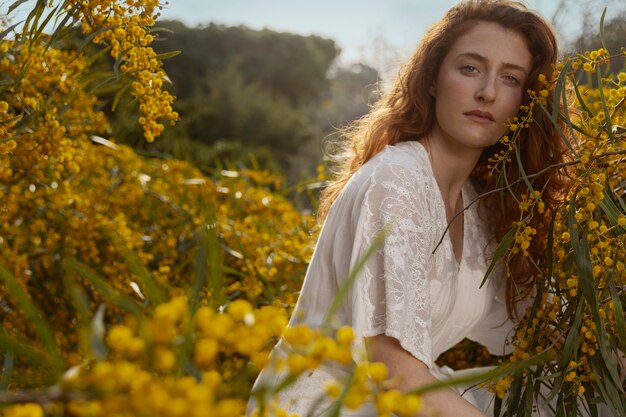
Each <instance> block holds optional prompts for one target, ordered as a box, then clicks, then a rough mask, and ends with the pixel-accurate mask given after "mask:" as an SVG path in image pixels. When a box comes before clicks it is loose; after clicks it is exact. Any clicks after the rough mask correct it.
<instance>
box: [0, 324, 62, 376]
mask: <svg viewBox="0 0 626 417" xmlns="http://www.w3.org/2000/svg"><path fill="white" fill-rule="evenodd" d="M30 343H31V342H30V341H28V340H24V339H21V338H18V337H16V336H11V335H10V334H9V333H8V332H7V331H6V330H5V329H2V331H1V332H0V347H2V350H3V351H5V352H11V354H12V355H16V356H18V357H21V358H24V359H26V360H28V362H29V363H32V364H33V365H38V368H37V370H42V371H44V374H45V375H49V373H47V372H46V371H47V370H49V369H50V368H49V365H50V360H51V358H50V356H49V355H47V354H46V353H44V352H42V351H40V350H38V349H35V348H34V347H32V346H31V345H30ZM49 379H50V381H51V382H56V378H55V377H50V378H49Z"/></svg>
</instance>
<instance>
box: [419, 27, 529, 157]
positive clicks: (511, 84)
mask: <svg viewBox="0 0 626 417" xmlns="http://www.w3.org/2000/svg"><path fill="white" fill-rule="evenodd" d="M531 65H532V56H531V54H530V51H529V50H528V47H527V46H526V40H525V39H524V37H523V36H522V35H521V34H519V33H518V32H516V31H513V30H507V29H506V28H505V27H503V26H501V25H499V24H497V23H491V22H478V23H477V24H476V25H475V26H473V27H472V28H471V29H470V30H468V31H467V32H466V33H465V34H464V35H462V36H460V37H459V38H458V39H457V40H456V41H455V42H454V43H453V44H452V47H451V48H450V50H449V51H448V54H447V55H446V56H445V58H444V60H443V62H442V64H441V67H440V69H439V73H438V75H437V80H436V83H435V85H433V86H432V88H431V91H430V92H431V94H432V95H433V97H434V98H435V116H436V123H435V127H434V129H433V132H432V134H431V140H433V139H434V140H439V141H444V143H443V144H445V145H446V146H447V147H448V148H449V149H451V150H452V149H454V150H455V151H460V152H464V151H468V150H470V149H471V150H472V151H475V152H474V153H478V154H479V153H480V151H482V149H483V148H485V147H487V146H490V145H493V144H495V143H496V142H497V141H498V139H499V138H500V137H501V136H502V135H503V134H504V133H505V132H506V130H507V126H508V122H509V121H510V120H512V119H513V117H514V116H515V115H516V114H517V112H518V111H519V106H520V105H521V104H522V97H523V94H524V85H525V83H526V78H527V77H528V74H529V73H530V71H531ZM450 147H452V148H450Z"/></svg>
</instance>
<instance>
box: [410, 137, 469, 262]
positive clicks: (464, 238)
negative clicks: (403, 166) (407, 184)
mask: <svg viewBox="0 0 626 417" xmlns="http://www.w3.org/2000/svg"><path fill="white" fill-rule="evenodd" d="M411 142H414V143H415V144H416V148H417V150H418V152H420V153H421V154H422V156H423V157H424V158H423V159H424V160H425V162H426V165H427V166H428V170H429V172H430V176H431V178H432V179H433V182H434V186H435V188H436V189H437V195H438V196H439V201H438V205H439V215H440V216H442V218H443V220H444V224H445V225H446V230H445V232H444V233H445V236H443V238H441V236H438V237H437V241H438V242H439V241H440V245H442V244H444V242H447V244H448V245H449V247H450V252H451V253H452V262H454V265H455V266H456V271H457V272H459V271H460V270H461V268H462V267H463V265H464V264H465V258H466V255H467V247H468V245H467V236H468V223H469V222H468V221H467V220H468V219H467V218H466V214H467V213H468V212H469V209H468V210H465V204H466V202H467V197H468V192H467V187H468V184H469V181H465V183H464V184H463V187H461V200H462V203H463V204H462V207H463V214H461V215H462V216H463V218H462V221H463V227H462V229H463V236H462V238H461V242H462V243H461V244H462V248H461V254H460V256H459V259H457V257H456V253H455V251H454V245H453V244H452V238H451V236H450V233H449V230H448V229H447V227H448V216H447V215H446V205H445V203H444V200H443V195H442V194H441V190H440V189H439V185H438V184H437V180H436V178H435V173H434V171H433V166H432V163H431V160H430V157H429V154H428V150H427V149H426V147H425V146H424V145H423V144H422V143H421V142H419V141H417V140H415V141H410V142H409V143H411ZM436 250H439V248H437V249H436Z"/></svg>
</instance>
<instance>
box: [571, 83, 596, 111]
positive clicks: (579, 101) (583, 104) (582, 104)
mask: <svg viewBox="0 0 626 417" xmlns="http://www.w3.org/2000/svg"><path fill="white" fill-rule="evenodd" d="M572 84H573V90H574V93H575V94H576V98H577V99H578V104H580V107H581V108H582V109H583V111H584V112H585V113H587V115H588V116H589V117H593V116H594V114H593V112H592V111H591V110H590V109H589V107H587V104H585V100H584V99H583V97H582V95H581V94H580V91H579V90H578V84H577V83H576V80H575V79H574V78H573V77H572Z"/></svg>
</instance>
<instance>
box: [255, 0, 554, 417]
mask: <svg viewBox="0 0 626 417" xmlns="http://www.w3.org/2000/svg"><path fill="white" fill-rule="evenodd" d="M556 59H557V46H556V41H555V36H554V33H553V31H552V29H551V28H550V26H549V25H548V24H547V23H546V22H545V21H544V20H543V19H542V18H541V17H539V16H538V15H537V14H535V13H533V12H531V11H529V10H528V9H527V8H526V7H525V6H524V5H522V4H521V3H517V2H511V1H504V0H502V1H496V0H482V1H481V0H478V1H469V2H464V3H461V4H459V5H457V6H455V7H453V8H452V9H451V10H449V11H448V13H447V14H446V15H445V16H444V17H443V19H442V20H441V21H440V22H439V23H437V24H435V25H434V26H432V27H431V28H430V29H429V30H428V31H427V33H426V35H425V37H424V38H423V40H422V42H421V43H420V44H419V46H418V47H417V50H416V51H415V53H414V54H413V56H412V58H411V60H410V61H409V63H408V64H407V65H406V66H405V67H404V68H403V70H402V71H401V73H400V74H399V77H398V78H397V80H396V82H395V84H394V85H393V88H392V89H391V90H390V91H389V93H387V94H386V95H385V96H384V97H382V99H381V100H380V101H379V102H378V103H377V104H376V105H375V107H374V108H373V110H372V111H371V112H370V114H369V115H367V116H366V117H364V118H363V119H361V120H360V121H358V122H357V123H356V125H354V126H353V127H352V128H351V129H350V130H348V131H347V132H345V135H344V139H345V148H346V149H345V150H344V152H343V153H342V155H344V159H343V161H342V164H341V165H340V170H339V173H338V176H337V177H336V179H335V181H334V182H332V183H331V184H330V186H329V187H328V188H327V189H326V190H325V191H324V193H323V196H322V202H321V206H320V217H321V218H322V219H324V220H325V221H324V226H323V228H322V231H321V234H320V237H319V241H318V243H317V246H316V250H315V253H314V256H313V258H312V260H311V264H310V266H309V270H308V272H307V275H306V278H305V281H304V285H303V288H302V292H301V295H300V298H299V300H298V303H297V305H296V309H295V312H294V314H293V317H292V319H291V322H290V325H295V324H299V323H304V324H307V325H309V326H311V327H313V328H317V327H320V326H321V325H322V322H323V320H324V319H325V316H326V314H327V312H328V309H329V307H330V304H331V301H332V299H333V297H334V296H335V295H336V293H337V291H338V288H339V287H340V286H341V284H342V282H343V281H344V280H345V279H346V277H347V276H348V275H349V271H351V270H353V269H354V268H355V266H356V265H357V264H358V262H359V260H361V259H363V257H364V255H365V254H366V253H367V251H368V249H369V248H370V247H371V246H372V245H374V244H375V243H376V241H377V237H378V236H380V235H381V233H383V235H382V236H383V237H382V244H380V245H379V246H377V247H376V250H375V251H374V253H373V254H372V255H371V256H370V257H369V258H367V261H366V262H365V265H364V267H363V268H362V269H360V270H359V275H358V277H357V278H356V280H355V282H354V284H353V285H352V287H351V288H350V291H349V292H348V294H347V296H346V297H344V299H343V300H342V305H341V308H340V309H339V311H338V313H337V317H336V320H337V321H338V322H339V323H341V324H345V325H349V326H352V328H353V329H354V332H355V335H356V337H355V341H354V343H353V358H354V360H355V361H357V362H358V361H362V360H367V359H368V358H369V360H374V361H381V362H384V363H385V364H386V365H387V367H388V368H389V372H390V377H391V378H392V379H393V380H394V381H396V387H397V388H399V389H401V390H404V391H408V390H411V389H413V388H415V387H417V386H420V385H424V384H428V383H430V382H433V381H435V380H436V378H438V377H439V378H441V375H442V373H444V372H445V370H441V369H439V368H438V367H437V366H436V365H435V364H434V361H435V359H436V358H437V356H438V355H439V354H441V353H442V352H444V351H445V350H447V349H449V348H450V347H451V346H453V345H454V344H455V343H457V342H459V341H460V340H462V339H463V338H465V337H468V338H471V339H474V340H476V341H478V342H480V343H482V344H484V345H486V346H487V347H488V348H489V349H490V351H491V352H492V353H494V354H503V353H505V352H506V346H505V339H506V335H507V332H508V330H510V328H511V321H510V320H508V316H511V318H514V316H515V314H514V313H515V311H516V308H515V306H516V303H517V302H519V301H520V299H521V297H523V296H524V295H526V293H527V292H528V290H529V289H530V288H531V287H532V285H533V280H534V278H535V277H534V275H533V271H534V269H533V268H535V267H534V266H531V265H530V264H529V261H528V259H529V258H532V259H533V260H534V261H536V262H539V263H540V262H542V257H541V256H540V255H541V253H542V250H543V248H541V247H540V245H534V246H533V247H531V248H529V252H530V255H529V257H523V256H521V255H520V257H519V258H518V259H515V260H514V261H513V263H512V264H511V265H510V275H511V277H510V279H506V280H504V279H503V277H501V276H498V277H492V279H491V280H490V281H489V284H488V285H485V286H483V287H482V288H480V283H481V281H482V279H483V277H484V274H485V272H486V269H487V266H488V264H489V262H490V256H491V254H492V252H493V248H494V244H495V242H497V241H498V240H499V239H501V238H502V237H503V235H504V233H506V231H507V230H508V229H509V228H510V226H511V224H512V222H513V221H515V220H518V219H519V214H520V213H519V208H518V205H517V203H516V201H515V199H514V198H513V196H511V195H509V194H507V193H500V194H498V195H496V194H495V193H494V194H492V195H491V196H490V197H487V198H484V199H482V200H481V201H480V203H479V204H477V205H472V206H471V208H469V209H468V210H465V211H464V210H463V209H464V207H465V206H466V205H468V203H470V202H471V201H473V200H474V199H475V198H476V197H477V196H478V195H479V194H482V193H485V192H487V191H489V190H491V189H493V188H495V187H496V185H495V183H494V180H493V179H492V178H491V177H490V176H489V175H488V171H489V168H488V159H489V158H490V157H491V156H493V155H494V154H495V153H497V152H498V151H499V150H500V149H501V147H502V146H505V145H503V144H501V143H500V142H499V139H500V138H501V137H502V136H503V135H505V134H506V132H507V130H508V126H509V125H510V123H511V121H512V120H513V118H514V117H515V116H516V115H518V113H519V112H520V106H521V105H524V104H527V101H528V100H529V98H528V94H526V91H527V89H531V90H535V91H538V90H539V89H540V82H539V81H538V78H539V74H544V75H545V76H546V77H547V78H548V79H550V77H551V73H552V66H553V65H554V64H555V63H556ZM520 143H521V154H522V158H521V160H522V163H523V164H524V169H525V172H526V173H527V174H533V173H537V172H539V171H540V170H542V169H544V168H546V167H548V166H550V165H553V164H557V163H559V162H561V161H562V157H563V147H562V145H561V140H560V138H559V136H558V134H557V133H556V132H554V131H553V130H552V128H551V126H550V125H549V123H546V124H545V125H544V126H542V127H541V128H540V127H538V126H537V125H534V124H533V125H531V126H530V127H529V128H528V129H525V130H524V132H523V133H522V138H521V142H520ZM345 155H349V156H347V157H346V156H345ZM513 165H514V164H513ZM508 175H510V177H511V179H514V178H517V175H518V172H517V171H516V167H515V166H512V167H510V168H509V170H508ZM533 182H534V184H533V185H534V188H535V189H539V190H543V199H544V202H545V204H546V208H545V211H546V212H549V211H550V210H551V209H552V207H553V206H554V205H555V204H556V201H555V200H556V198H557V196H558V191H559V188H560V186H561V183H560V182H559V177H558V175H557V172H554V171H551V170H547V171H545V172H544V173H542V174H541V175H538V176H536V177H534V178H533ZM514 191H515V192H517V193H520V194H521V193H522V192H525V191H526V190H525V189H524V188H523V187H522V186H521V184H519V183H518V185H516V186H515V187H514ZM533 218H534V220H533V222H534V223H533V224H532V226H533V227H535V228H536V229H537V230H538V233H539V234H542V233H545V230H546V227H545V225H544V224H543V222H542V220H541V219H542V218H549V214H548V215H544V216H533ZM448 225H449V228H448V229H447V230H446V227H447V226H448ZM442 237H444V238H443V241H442V242H441V244H440V239H441V238H442ZM536 240H537V241H541V239H536ZM507 311H508V315H507ZM289 349H290V347H289V346H288V345H287V344H286V343H285V342H284V341H282V342H280V343H279V344H278V345H277V347H276V348H275V350H274V352H273V355H274V357H280V356H284V355H286V354H287V353H288V352H289ZM341 372H342V371H341V370H338V369H330V368H329V367H324V366H322V367H321V368H319V369H318V370H316V371H314V372H312V373H309V374H306V375H304V376H302V377H301V378H300V379H298V381H297V382H296V383H295V384H294V385H293V386H292V387H290V388H289V389H288V390H286V391H285V392H284V393H283V394H282V395H281V404H280V405H281V406H282V407H283V408H285V409H287V411H290V412H299V413H300V415H307V410H309V409H310V408H311V406H312V405H313V404H314V403H315V399H316V398H317V397H318V396H319V395H320V394H321V393H323V389H324V388H323V387H324V382H325V381H327V380H329V379H332V378H333V377H337V376H338V374H341ZM279 378H280V375H276V374H275V373H274V372H272V371H265V372H263V373H262V375H261V376H260V378H259V380H258V381H257V387H259V386H262V385H263V384H265V383H273V382H274V381H276V380H278V379H279ZM474 394H476V393H474ZM474 394H473V393H471V392H468V393H465V394H464V396H462V395H461V393H460V392H455V391H453V390H451V389H446V390H439V391H435V392H433V393H430V394H427V395H426V396H425V397H424V404H425V405H426V407H427V408H431V409H436V410H437V412H438V415H440V416H468V417H469V416H484V415H485V413H487V410H488V407H489V406H488V404H482V403H481V402H482V401H481V399H480V398H478V396H477V395H474ZM253 407H254V404H251V408H253ZM324 411H325V410H324V406H323V405H322V406H320V407H318V408H317V409H316V415H323V414H324ZM348 414H349V415H364V416H365V415H368V416H369V415H375V409H374V407H373V405H372V404H366V405H365V406H363V407H361V408H360V409H359V410H356V411H349V410H345V413H344V414H343V415H348Z"/></svg>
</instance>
